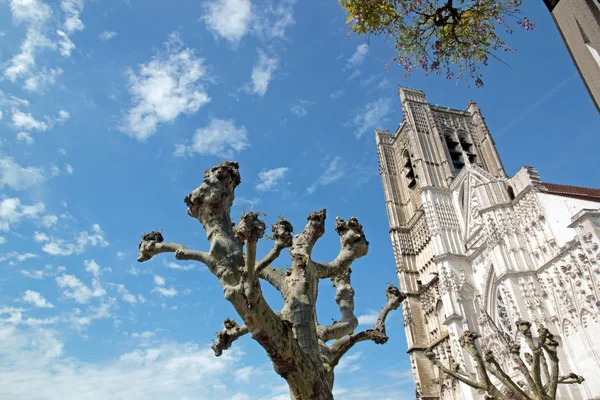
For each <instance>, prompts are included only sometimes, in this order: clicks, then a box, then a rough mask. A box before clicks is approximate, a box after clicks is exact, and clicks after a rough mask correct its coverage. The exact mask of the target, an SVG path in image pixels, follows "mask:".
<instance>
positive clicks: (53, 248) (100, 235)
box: [35, 224, 109, 256]
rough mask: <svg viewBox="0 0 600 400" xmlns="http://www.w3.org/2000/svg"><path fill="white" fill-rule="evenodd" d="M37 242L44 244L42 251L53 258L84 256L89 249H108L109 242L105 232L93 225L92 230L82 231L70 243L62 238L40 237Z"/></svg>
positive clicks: (98, 226) (37, 237)
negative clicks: (74, 255)
mask: <svg viewBox="0 0 600 400" xmlns="http://www.w3.org/2000/svg"><path fill="white" fill-rule="evenodd" d="M35 240H36V242H39V243H44V245H43V246H42V251H43V252H45V253H48V254H50V255H53V256H70V255H72V254H83V253H84V252H85V250H86V249H87V248H88V247H107V246H108V244H109V243H108V242H107V241H106V239H105V238H104V232H103V231H102V228H101V227H100V225H98V224H94V225H92V230H91V232H90V231H81V232H79V234H78V235H77V237H76V238H75V239H74V241H71V242H68V241H66V240H64V239H62V238H57V237H50V236H48V235H45V234H43V235H39V236H36V238H35Z"/></svg>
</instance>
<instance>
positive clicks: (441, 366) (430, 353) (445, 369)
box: [425, 349, 485, 390]
mask: <svg viewBox="0 0 600 400" xmlns="http://www.w3.org/2000/svg"><path fill="white" fill-rule="evenodd" d="M425 357H427V358H428V359H429V360H430V361H431V362H432V363H433V365H435V366H436V367H438V369H439V370H440V371H442V372H443V373H445V374H447V375H450V376H451V377H453V378H454V379H457V380H459V381H461V382H462V383H464V384H466V385H469V386H471V387H473V388H475V389H481V390H484V389H485V387H484V385H482V384H480V383H479V382H477V381H474V380H471V379H469V378H468V377H467V376H466V375H464V374H461V373H460V372H458V371H455V370H452V369H449V368H448V367H446V366H445V365H444V364H442V362H441V361H440V360H439V359H438V358H437V356H436V355H435V353H434V352H433V351H432V350H431V349H427V350H426V351H425Z"/></svg>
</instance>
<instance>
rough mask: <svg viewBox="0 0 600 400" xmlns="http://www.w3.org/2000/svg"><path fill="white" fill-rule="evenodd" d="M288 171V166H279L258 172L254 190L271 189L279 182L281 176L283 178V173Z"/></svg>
mask: <svg viewBox="0 0 600 400" xmlns="http://www.w3.org/2000/svg"><path fill="white" fill-rule="evenodd" d="M288 171H289V168H285V167H279V168H273V169H269V170H266V171H261V172H259V173H258V179H259V183H258V184H257V185H256V190H258V191H267V190H272V189H273V188H274V187H275V186H276V185H277V184H279V183H280V182H281V180H282V179H283V178H285V175H286V174H287V173H288Z"/></svg>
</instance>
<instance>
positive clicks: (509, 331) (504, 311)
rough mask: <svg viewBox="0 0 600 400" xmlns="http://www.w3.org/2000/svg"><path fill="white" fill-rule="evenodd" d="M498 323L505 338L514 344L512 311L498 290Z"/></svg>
mask: <svg viewBox="0 0 600 400" xmlns="http://www.w3.org/2000/svg"><path fill="white" fill-rule="evenodd" d="M494 300H495V303H496V309H495V310H494V311H495V313H496V318H495V319H496V323H497V325H498V326H499V327H500V329H501V331H502V333H503V334H504V337H505V338H506V340H508V341H509V342H512V340H513V336H514V330H513V323H512V320H513V319H512V317H511V314H510V311H509V309H508V307H507V305H506V301H505V299H504V296H503V294H502V292H501V291H500V289H496V298H495V299H494Z"/></svg>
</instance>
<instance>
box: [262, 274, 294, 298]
mask: <svg viewBox="0 0 600 400" xmlns="http://www.w3.org/2000/svg"><path fill="white" fill-rule="evenodd" d="M259 277H260V278H261V279H264V280H265V281H267V282H269V283H270V284H271V285H272V286H273V287H274V288H275V289H277V290H278V291H279V293H281V295H282V296H283V297H285V296H286V295H287V292H288V290H287V289H288V288H287V283H286V282H285V275H284V274H283V273H282V272H279V271H277V270H276V269H274V268H272V267H264V268H262V269H261V270H260V272H259Z"/></svg>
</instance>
